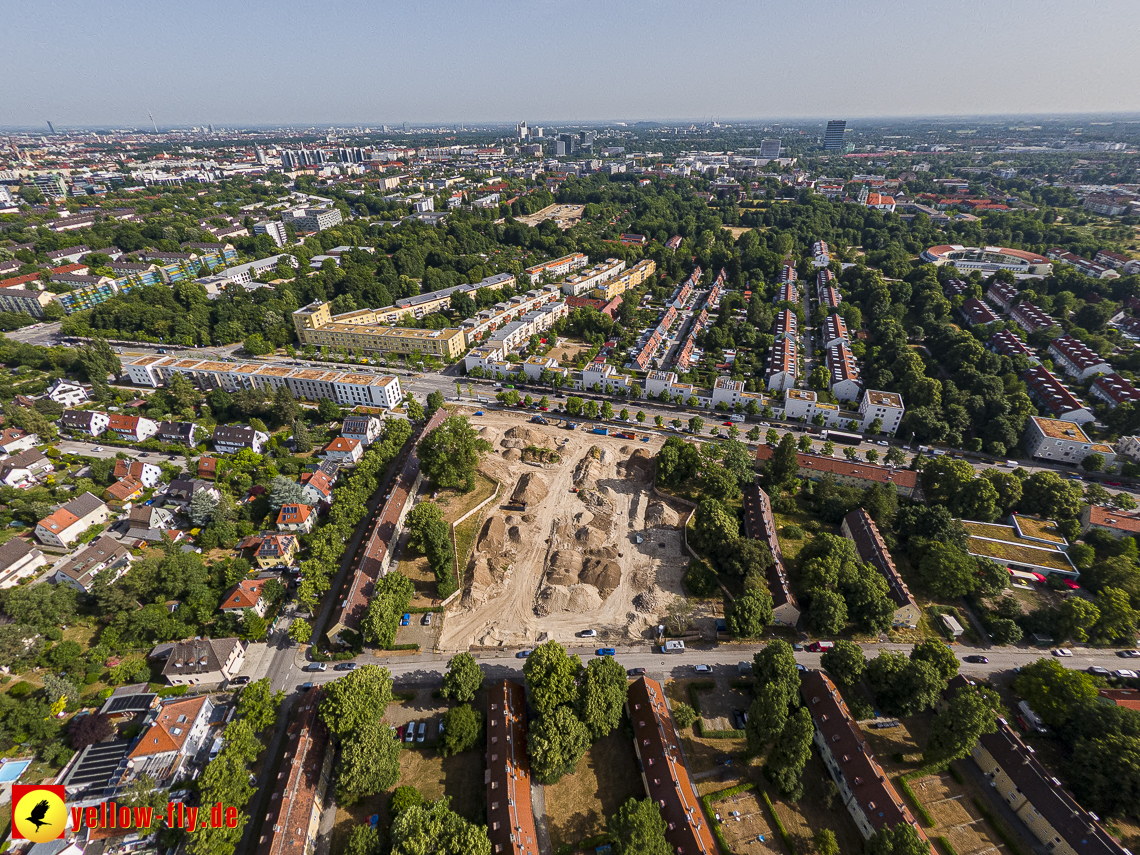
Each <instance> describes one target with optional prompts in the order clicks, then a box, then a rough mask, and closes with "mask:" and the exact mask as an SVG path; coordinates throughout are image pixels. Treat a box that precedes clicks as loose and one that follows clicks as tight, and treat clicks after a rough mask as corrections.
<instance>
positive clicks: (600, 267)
mask: <svg viewBox="0 0 1140 855" xmlns="http://www.w3.org/2000/svg"><path fill="white" fill-rule="evenodd" d="M623 270H625V262H624V261H621V260H619V259H617V258H607V259H606V260H605V261H603V262H601V263H600V264H595V265H594V266H593V267H591V268H590V269H589V270H585V271H583V272H582V273H579V274H577V275H575V276H569V277H567V278H566V279H564V280H563V281H562V293H563V294H565V295H566V296H568V297H577V296H579V295H581V294H585V293H586V292H588V291H593V290H594V289H595V288H597V287H598V286H599V285H601V284H602V283H604V282H609V281H610V280H611V279H615V278H617V277H618V276H620V275H621V272H622V271H623Z"/></svg>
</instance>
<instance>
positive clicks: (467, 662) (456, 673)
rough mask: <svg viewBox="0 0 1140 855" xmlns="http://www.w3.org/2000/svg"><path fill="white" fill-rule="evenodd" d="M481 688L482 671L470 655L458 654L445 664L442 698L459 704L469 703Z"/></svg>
mask: <svg viewBox="0 0 1140 855" xmlns="http://www.w3.org/2000/svg"><path fill="white" fill-rule="evenodd" d="M481 688H483V669H482V667H481V666H480V665H479V663H478V662H476V661H475V657H474V656H472V655H471V654H470V653H460V654H458V655H456V656H454V657H452V659H451V661H449V662H448V663H447V673H446V674H444V675H443V696H444V697H445V698H447V699H448V700H452V701H458V702H459V703H464V704H465V703H470V702H471V701H472V700H474V698H475V693H476V692H477V691H479V690H480V689H481Z"/></svg>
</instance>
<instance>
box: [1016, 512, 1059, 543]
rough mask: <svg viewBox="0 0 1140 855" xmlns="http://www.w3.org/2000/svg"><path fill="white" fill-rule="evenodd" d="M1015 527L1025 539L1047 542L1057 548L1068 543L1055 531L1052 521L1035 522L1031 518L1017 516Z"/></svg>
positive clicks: (1055, 527)
mask: <svg viewBox="0 0 1140 855" xmlns="http://www.w3.org/2000/svg"><path fill="white" fill-rule="evenodd" d="M1017 527H1018V528H1019V529H1021V532H1022V534H1023V535H1024V536H1025V537H1034V538H1037V539H1038V540H1047V541H1049V542H1050V543H1056V544H1058V545H1059V546H1064V545H1065V544H1066V543H1067V542H1068V541H1066V540H1065V538H1064V536H1063V535H1062V534H1061V533H1060V532H1059V531H1057V526H1056V524H1055V523H1054V522H1053V521H1052V520H1035V519H1033V518H1032V517H1022V516H1019V517H1017Z"/></svg>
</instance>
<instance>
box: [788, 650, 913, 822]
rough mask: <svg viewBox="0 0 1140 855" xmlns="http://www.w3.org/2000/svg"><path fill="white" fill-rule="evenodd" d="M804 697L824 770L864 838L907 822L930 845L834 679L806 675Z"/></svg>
mask: <svg viewBox="0 0 1140 855" xmlns="http://www.w3.org/2000/svg"><path fill="white" fill-rule="evenodd" d="M800 697H801V698H803V702H804V706H805V707H806V708H807V711H808V712H809V713H810V714H811V720H812V723H813V724H814V725H815V735H814V741H815V746H816V748H817V749H818V750H819V753H820V756H821V757H822V758H823V765H824V766H826V767H827V771H828V772H830V773H831V777H832V779H833V780H834V781H835V785H836V786H837V787H838V788H839V797H840V799H842V801H843V805H844V806H845V807H846V808H847V812H848V813H849V814H851V818H852V819H854V820H855V825H856V826H857V827H858V828H859V833H860V834H862V835H863V838H864V839H869V838H870V837H872V836H873V835H874V834H876V833H877V832H879V831H882V830H884V829H888V828H889V829H893V828H894V827H895V826H897V825H901V824H902V823H907V824H908V825H910V826H911V827H913V828H914V830H915V831H916V832H917V833H918V836H919V838H920V839H922V840H924V841H925V840H926V835H925V834H924V833H923V831H922V828H921V827H920V826H919V824H918V823H917V822H915V819H914V817H913V816H912V815H911V813H910V809H909V808H908V807H907V806H906V803H905V802H904V801H903V800H902V796H900V795H899V793H898V791H897V790H896V789H895V788H894V785H893V784H892V783H891V781H890V779H889V778H888V777H887V775H886V773H885V772H884V771H883V768H882V767H881V766H880V765H879V763H878V761H877V760H876V759H875V754H874V752H873V751H872V750H871V746H870V745H868V744H867V740H866V739H865V738H864V736H863V732H862V731H861V730H860V729H859V725H857V724H856V723H855V720H854V719H853V718H852V717H851V712H850V711H849V710H848V709H847V704H846V703H844V701H843V698H842V696H841V695H840V694H839V690H838V689H837V688H836V687H835V684H834V683H833V682H832V681H831V678H830V677H828V676H827V675H826V674H824V673H823V672H822V671H805V672H802V673H801V674H800Z"/></svg>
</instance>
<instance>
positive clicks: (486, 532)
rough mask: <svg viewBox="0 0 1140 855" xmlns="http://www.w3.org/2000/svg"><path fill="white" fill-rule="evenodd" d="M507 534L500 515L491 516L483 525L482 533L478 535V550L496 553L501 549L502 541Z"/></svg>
mask: <svg viewBox="0 0 1140 855" xmlns="http://www.w3.org/2000/svg"><path fill="white" fill-rule="evenodd" d="M506 536H507V524H506V523H505V522H503V518H502V517H500V516H493V517H491V518H490V519H488V520H487V522H486V523H484V525H483V533H482V534H481V535H480V536H479V545H478V546H477V547H476V549H478V551H479V552H487V553H492V554H495V555H498V554H499V553H500V552H502V551H503V543H504V541H505V539H506Z"/></svg>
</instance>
